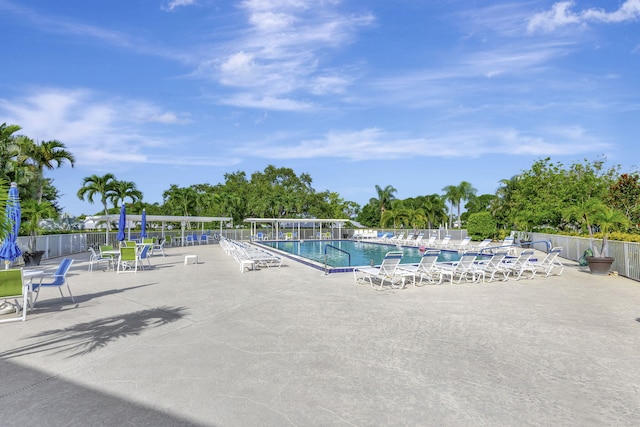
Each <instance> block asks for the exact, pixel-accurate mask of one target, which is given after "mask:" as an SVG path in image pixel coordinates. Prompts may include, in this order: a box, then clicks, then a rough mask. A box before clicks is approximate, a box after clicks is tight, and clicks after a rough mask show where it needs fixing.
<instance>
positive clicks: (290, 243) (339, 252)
mask: <svg viewBox="0 0 640 427" xmlns="http://www.w3.org/2000/svg"><path fill="white" fill-rule="evenodd" d="M261 244H263V245H265V246H269V247H271V248H274V249H278V250H280V251H283V252H286V253H289V254H292V255H297V256H299V257H302V258H306V259H310V260H313V261H316V262H318V263H321V264H324V263H325V259H326V263H327V265H328V266H331V267H354V266H363V265H369V264H370V263H371V260H373V263H374V264H375V265H378V264H380V263H381V262H382V259H383V258H384V255H385V254H386V253H387V252H389V251H402V253H403V256H402V264H417V263H419V262H420V257H421V256H422V252H420V249H419V248H417V247H397V246H394V245H384V244H378V243H367V242H356V241H353V240H304V241H297V240H287V241H276V242H261ZM325 257H326V258H325ZM458 258H459V255H458V252H457V251H442V252H440V256H439V257H438V261H452V260H456V259H458Z"/></svg>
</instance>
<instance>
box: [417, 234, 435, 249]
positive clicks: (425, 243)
mask: <svg viewBox="0 0 640 427" xmlns="http://www.w3.org/2000/svg"><path fill="white" fill-rule="evenodd" d="M437 238H438V236H437V235H435V234H432V235H431V237H429V238H428V239H427V240H423V241H422V244H421V245H420V246H421V247H422V246H424V247H425V248H433V247H435V246H436V245H437V244H436V239H437Z"/></svg>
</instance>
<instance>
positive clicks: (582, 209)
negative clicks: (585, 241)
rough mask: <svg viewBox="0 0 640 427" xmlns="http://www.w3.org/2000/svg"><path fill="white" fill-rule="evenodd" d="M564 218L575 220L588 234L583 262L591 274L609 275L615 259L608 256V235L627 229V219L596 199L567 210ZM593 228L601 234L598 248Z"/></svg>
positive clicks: (619, 212)
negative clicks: (623, 228) (617, 229)
mask: <svg viewBox="0 0 640 427" xmlns="http://www.w3.org/2000/svg"><path fill="white" fill-rule="evenodd" d="M565 216H566V217H567V218H571V217H575V218H577V219H578V221H579V222H580V223H582V224H583V225H584V226H586V228H587V231H588V232H589V243H590V244H589V246H590V248H589V250H588V251H587V253H586V254H585V261H586V262H587V265H588V266H589V270H590V271H591V273H592V274H600V275H606V274H609V270H610V269H611V264H613V261H615V258H613V257H610V256H609V233H610V232H611V231H612V230H614V229H616V228H620V227H629V219H628V218H627V217H626V215H625V214H624V213H622V212H621V211H619V210H617V209H613V208H610V207H608V206H606V205H605V204H604V203H602V201H600V200H598V199H588V200H587V201H585V202H583V203H581V204H579V205H576V206H573V207H570V208H569V209H567V210H566V211H565ZM594 227H597V228H598V229H599V230H600V232H601V233H602V244H601V245H600V247H598V246H597V245H596V244H595V238H594V234H593V229H594Z"/></svg>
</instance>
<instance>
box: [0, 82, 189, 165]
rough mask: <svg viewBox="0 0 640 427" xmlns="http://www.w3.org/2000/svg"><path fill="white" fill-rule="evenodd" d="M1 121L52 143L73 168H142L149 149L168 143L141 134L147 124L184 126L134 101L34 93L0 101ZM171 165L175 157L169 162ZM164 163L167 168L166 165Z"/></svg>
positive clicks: (178, 117)
mask: <svg viewBox="0 0 640 427" xmlns="http://www.w3.org/2000/svg"><path fill="white" fill-rule="evenodd" d="M0 116H2V117H4V118H3V121H6V122H7V123H11V124H18V125H20V126H21V127H22V131H21V133H22V134H24V135H27V136H29V137H30V138H32V139H35V140H50V139H57V140H59V141H62V142H63V143H64V144H65V145H66V146H67V148H68V149H69V150H70V151H71V152H72V153H74V155H75V156H76V159H77V161H78V163H81V164H84V165H85V166H86V165H87V164H105V163H109V162H120V163H121V162H136V163H138V162H139V163H144V162H147V161H148V159H149V157H150V155H149V154H150V153H152V151H150V150H152V149H158V148H159V149H160V150H163V149H167V147H171V146H172V143H171V142H169V141H165V140H163V139H162V138H161V137H157V136H155V132H151V131H146V126H147V125H148V124H150V123H162V124H181V123H189V122H190V118H189V115H188V114H185V113H175V112H172V111H165V110H162V109H161V108H159V107H157V106H155V105H152V104H149V103H147V102H141V101H137V100H127V99H119V98H111V99H105V98H104V96H102V95H100V94H97V93H94V92H91V91H88V90H83V89H54V88H38V89H34V90H33V91H31V93H29V94H26V95H24V96H20V97H17V98H16V99H12V100H10V99H0ZM172 159H173V161H176V157H173V158H172ZM167 163H170V161H168V162H167Z"/></svg>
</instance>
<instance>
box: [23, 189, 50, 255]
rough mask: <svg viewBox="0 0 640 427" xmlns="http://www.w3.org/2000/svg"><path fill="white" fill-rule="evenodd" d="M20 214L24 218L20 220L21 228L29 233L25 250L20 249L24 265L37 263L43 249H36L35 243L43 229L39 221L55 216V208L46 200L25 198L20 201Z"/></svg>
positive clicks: (42, 253)
mask: <svg viewBox="0 0 640 427" xmlns="http://www.w3.org/2000/svg"><path fill="white" fill-rule="evenodd" d="M22 214H23V216H24V217H25V218H26V220H25V221H22V227H21V228H22V230H23V231H24V232H25V233H27V234H28V235H29V240H28V245H27V250H26V251H22V258H23V259H24V263H25V265H39V264H40V260H41V259H42V256H43V255H44V251H38V250H37V247H36V243H37V241H38V234H40V233H41V232H42V231H43V228H42V227H41V225H40V222H41V221H42V220H43V219H46V218H53V217H55V216H56V214H57V213H56V210H55V208H54V207H53V205H52V204H51V203H50V202H48V201H46V200H45V201H43V202H38V201H37V200H36V199H27V200H25V201H24V202H23V203H22Z"/></svg>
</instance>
